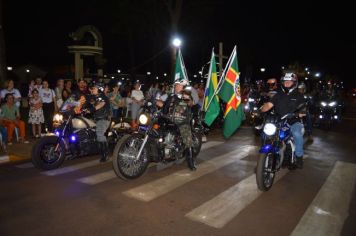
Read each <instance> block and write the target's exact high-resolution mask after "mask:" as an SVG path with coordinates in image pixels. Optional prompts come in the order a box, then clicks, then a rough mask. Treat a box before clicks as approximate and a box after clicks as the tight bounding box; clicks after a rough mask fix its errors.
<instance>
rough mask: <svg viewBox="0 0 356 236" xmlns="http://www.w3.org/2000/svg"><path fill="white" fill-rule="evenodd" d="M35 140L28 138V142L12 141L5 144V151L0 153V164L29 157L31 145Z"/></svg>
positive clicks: (28, 158)
mask: <svg viewBox="0 0 356 236" xmlns="http://www.w3.org/2000/svg"><path fill="white" fill-rule="evenodd" d="M34 143H35V140H30V143H27V144H25V143H16V142H15V143H13V144H12V145H10V146H7V153H3V152H2V153H0V165H1V164H5V163H9V162H18V161H23V160H30V159H31V151H32V146H33V144H34Z"/></svg>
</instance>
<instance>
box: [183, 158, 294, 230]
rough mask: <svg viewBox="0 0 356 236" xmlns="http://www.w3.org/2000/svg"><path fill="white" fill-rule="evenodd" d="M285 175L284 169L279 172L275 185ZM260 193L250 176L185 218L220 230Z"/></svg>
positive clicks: (254, 177)
mask: <svg viewBox="0 0 356 236" xmlns="http://www.w3.org/2000/svg"><path fill="white" fill-rule="evenodd" d="M255 165H256V162H255ZM287 173H288V170H286V169H283V170H281V171H279V172H278V173H277V175H276V177H275V180H274V182H275V183H276V182H277V181H278V180H280V179H281V178H282V177H283V176H284V175H285V174H287ZM262 193H263V192H261V191H260V190H258V188H257V185H256V174H252V175H250V176H249V177H247V178H246V179H243V180H242V181H240V182H239V183H237V184H236V185H234V186H232V187H230V188H229V189H228V190H226V191H224V192H222V193H220V194H219V195H217V196H216V197H214V198H213V199H211V200H209V201H207V202H205V203H203V204H202V205H201V206H199V207H197V208H195V209H194V210H192V211H190V212H189V213H188V214H186V217H188V218H189V219H191V220H193V221H198V222H201V223H204V224H206V225H209V226H211V227H214V228H222V227H224V226H225V225H226V224H227V223H228V222H230V220H232V219H233V218H234V217H235V216H236V215H238V214H239V213H240V212H241V211H242V210H243V209H244V208H245V207H246V206H248V205H249V204H250V203H252V202H253V201H254V200H255V199H257V198H258V197H259V196H260V195H261V194H262Z"/></svg>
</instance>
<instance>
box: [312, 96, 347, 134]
mask: <svg viewBox="0 0 356 236" xmlns="http://www.w3.org/2000/svg"><path fill="white" fill-rule="evenodd" d="M341 110H342V103H341V102H340V101H338V100H337V99H335V98H332V97H324V98H322V99H321V100H320V102H319V103H318V104H317V106H316V109H315V113H314V124H315V125H316V126H319V127H321V128H325V129H330V128H331V127H332V125H333V124H334V123H337V122H340V121H341Z"/></svg>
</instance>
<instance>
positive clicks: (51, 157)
mask: <svg viewBox="0 0 356 236" xmlns="http://www.w3.org/2000/svg"><path fill="white" fill-rule="evenodd" d="M31 155H32V163H33V164H34V166H35V167H37V168H39V169H42V170H52V169H55V168H58V167H59V166H60V165H62V163H63V161H64V159H65V148H64V144H63V143H62V141H61V140H59V139H58V137H57V136H46V137H43V138H41V139H40V140H38V141H37V142H36V143H35V144H34V146H33V148H32V153H31Z"/></svg>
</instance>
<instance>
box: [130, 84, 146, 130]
mask: <svg viewBox="0 0 356 236" xmlns="http://www.w3.org/2000/svg"><path fill="white" fill-rule="evenodd" d="M140 88H141V85H140V83H139V82H137V83H135V85H134V89H133V90H132V91H131V99H132V103H131V118H132V123H131V126H132V128H134V129H135V128H137V119H138V116H139V113H140V108H141V106H142V105H143V100H144V96H143V92H142V91H141V90H140Z"/></svg>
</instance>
